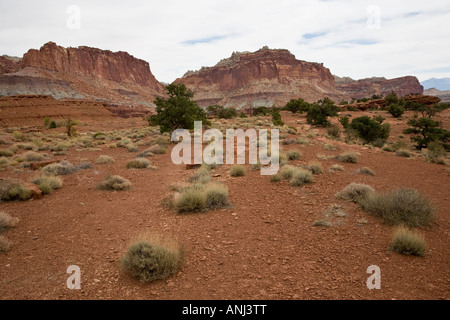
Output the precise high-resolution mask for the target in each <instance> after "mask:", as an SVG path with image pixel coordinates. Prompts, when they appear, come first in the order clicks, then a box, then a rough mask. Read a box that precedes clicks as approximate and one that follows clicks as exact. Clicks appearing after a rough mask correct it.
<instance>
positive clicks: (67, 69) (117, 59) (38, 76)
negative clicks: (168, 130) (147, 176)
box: [0, 42, 164, 107]
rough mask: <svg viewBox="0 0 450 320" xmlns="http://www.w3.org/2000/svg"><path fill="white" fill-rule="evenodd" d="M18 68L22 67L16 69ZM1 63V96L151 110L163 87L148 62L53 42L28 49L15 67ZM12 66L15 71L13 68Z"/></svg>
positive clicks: (126, 55) (127, 55) (162, 91)
mask: <svg viewBox="0 0 450 320" xmlns="http://www.w3.org/2000/svg"><path fill="white" fill-rule="evenodd" d="M17 64H18V65H19V66H20V67H19V68H17ZM11 65H12V64H11V62H9V61H8V59H3V60H0V67H1V69H2V70H6V69H7V68H8V69H7V70H6V71H5V72H3V74H2V75H1V76H0V83H1V87H0V95H3V96H10V95H17V94H37V95H51V96H53V97H54V98H56V99H67V98H72V99H86V100H96V101H104V102H108V103H115V104H120V105H129V106H149V107H150V106H152V105H153V103H152V102H153V100H154V99H155V97H157V96H162V95H164V86H163V85H162V84H161V83H159V82H158V81H157V80H156V79H155V77H154V75H153V74H152V72H151V70H150V66H149V63H148V62H146V61H143V60H140V59H136V58H134V57H133V56H131V55H130V54H128V53H126V52H111V51H107V50H100V49H95V48H90V47H78V48H64V47H61V46H58V45H56V44H55V43H53V42H49V43H47V44H45V45H44V46H43V47H42V48H41V49H40V50H34V49H32V50H29V51H28V52H27V53H26V54H25V55H24V56H23V58H22V59H21V61H20V62H16V65H13V67H11ZM14 67H15V68H14Z"/></svg>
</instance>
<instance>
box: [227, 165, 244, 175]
mask: <svg viewBox="0 0 450 320" xmlns="http://www.w3.org/2000/svg"><path fill="white" fill-rule="evenodd" d="M230 175H231V176H232V177H243V176H245V167H244V166H242V165H239V164H235V165H233V166H232V167H231V170H230Z"/></svg>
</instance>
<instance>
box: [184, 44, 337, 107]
mask: <svg viewBox="0 0 450 320" xmlns="http://www.w3.org/2000/svg"><path fill="white" fill-rule="evenodd" d="M175 82H176V83H183V84H185V85H186V86H187V87H188V88H190V89H191V90H193V91H194V92H195V98H196V100H197V102H198V103H199V104H200V105H202V106H208V105H211V104H220V105H224V106H232V107H236V108H238V109H240V108H243V107H246V106H252V105H253V106H262V105H265V106H272V105H273V104H278V105H279V104H284V103H286V102H287V101H289V100H290V99H294V98H298V97H299V96H301V97H302V98H303V99H305V100H307V101H311V102H312V101H317V100H318V99H321V98H323V97H324V96H329V97H331V98H336V99H338V98H339V97H340V93H339V92H338V91H337V90H336V88H335V83H334V77H333V75H332V74H331V72H330V70H329V69H327V68H325V67H324V66H323V64H320V63H311V62H306V61H301V60H297V59H296V58H295V56H294V55H293V54H291V53H290V52H289V51H288V50H270V49H268V48H267V47H265V48H262V49H260V50H258V51H256V52H253V53H252V52H234V53H233V54H232V56H231V57H230V58H228V59H223V60H221V61H220V62H219V63H218V64H217V65H215V66H214V67H210V68H202V69H201V70H199V71H195V72H193V71H189V72H187V73H186V74H185V75H184V76H183V77H182V78H180V79H177V80H176V81H175Z"/></svg>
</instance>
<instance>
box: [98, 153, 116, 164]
mask: <svg viewBox="0 0 450 320" xmlns="http://www.w3.org/2000/svg"><path fill="white" fill-rule="evenodd" d="M115 162H116V161H115V160H114V158H113V157H110V156H107V155H101V156H99V157H98V159H97V161H96V162H95V163H97V164H114V163H115Z"/></svg>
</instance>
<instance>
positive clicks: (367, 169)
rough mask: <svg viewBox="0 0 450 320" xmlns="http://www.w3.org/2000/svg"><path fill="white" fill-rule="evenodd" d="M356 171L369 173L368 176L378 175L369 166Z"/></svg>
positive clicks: (364, 173)
mask: <svg viewBox="0 0 450 320" xmlns="http://www.w3.org/2000/svg"><path fill="white" fill-rule="evenodd" d="M356 173H358V174H363V175H368V176H375V175H376V174H375V172H374V171H373V170H372V169H370V168H367V167H363V168H360V169H358V170H356Z"/></svg>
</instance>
